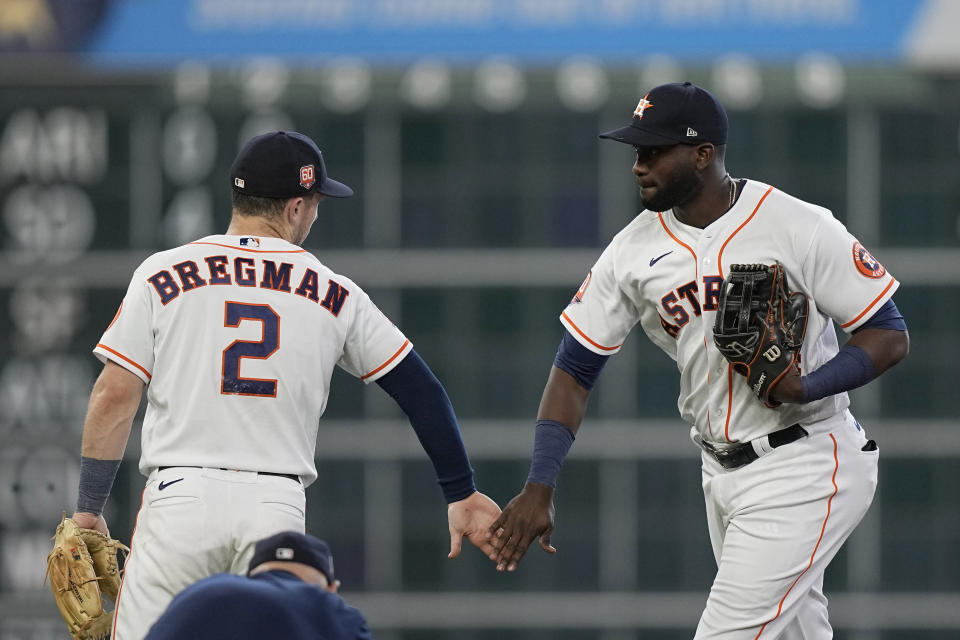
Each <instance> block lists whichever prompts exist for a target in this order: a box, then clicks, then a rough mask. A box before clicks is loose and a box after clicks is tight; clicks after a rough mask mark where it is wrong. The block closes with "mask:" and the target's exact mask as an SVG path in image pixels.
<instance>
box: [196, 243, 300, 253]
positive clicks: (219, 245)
mask: <svg viewBox="0 0 960 640" xmlns="http://www.w3.org/2000/svg"><path fill="white" fill-rule="evenodd" d="M190 244H208V245H210V246H213V247H226V248H227V249H236V250H237V251H249V252H250V253H306V252H307V250H306V249H274V250H270V249H248V248H247V247H235V246H233V245H232V244H221V243H219V242H191V243H190Z"/></svg>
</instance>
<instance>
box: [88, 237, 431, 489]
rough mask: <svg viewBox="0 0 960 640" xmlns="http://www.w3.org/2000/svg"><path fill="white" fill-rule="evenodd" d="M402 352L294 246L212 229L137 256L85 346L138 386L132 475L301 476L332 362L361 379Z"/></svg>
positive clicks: (333, 277) (343, 283)
mask: <svg viewBox="0 0 960 640" xmlns="http://www.w3.org/2000/svg"><path fill="white" fill-rule="evenodd" d="M412 348H413V346H412V344H411V343H410V341H409V340H407V339H406V338H405V337H404V335H403V334H402V333H401V332H400V330H399V329H398V328H397V327H395V326H394V325H393V324H392V323H391V322H390V320H388V319H387V318H386V316H384V315H383V314H382V313H381V312H380V310H379V309H378V308H377V307H376V305H374V303H373V302H372V301H371V300H370V298H369V297H368V296H367V294H366V293H364V292H363V290H361V289H360V287H358V286H357V285H356V284H355V283H354V282H352V281H351V280H350V279H349V278H346V277H344V276H341V275H338V274H336V273H334V272H333V271H331V270H330V269H328V268H327V267H325V266H324V265H323V264H321V263H320V261H319V260H317V258H316V257H315V256H313V255H312V254H311V253H309V252H307V251H306V250H304V249H302V248H300V247H298V246H296V245H293V244H290V243H289V242H287V241H285V240H283V239H280V238H263V237H260V238H258V237H248V236H227V235H215V236H209V237H206V238H203V239H201V240H197V241H196V242H192V243H190V244H187V245H184V246H181V247H177V248H175V249H171V250H169V251H163V252H160V253H157V254H154V255H152V256H151V257H149V258H147V259H146V260H145V261H144V262H143V264H141V265H140V267H139V268H138V269H137V270H136V272H135V273H134V275H133V279H132V281H131V282H130V286H129V288H128V290H127V293H126V296H125V297H124V299H123V304H122V305H121V307H120V310H119V311H118V312H117V316H116V318H114V320H113V322H112V323H111V324H110V326H109V327H108V328H107V330H106V332H105V333H104V334H103V338H102V339H101V340H100V343H99V344H98V345H97V346H96V348H95V349H94V353H95V354H96V355H97V357H98V358H100V359H101V360H104V361H105V360H108V359H109V360H112V361H113V362H116V363H117V364H119V365H120V366H122V367H124V368H126V369H127V370H129V371H131V372H132V373H134V374H136V375H137V376H138V377H140V379H141V380H143V381H144V382H145V383H147V384H148V387H147V399H148V402H149V405H148V407H147V413H146V417H145V419H144V423H143V434H142V448H141V451H142V453H141V457H140V471H141V473H143V474H144V475H149V473H150V471H151V470H153V469H155V468H157V467H161V466H197V467H214V468H228V469H239V470H248V471H266V472H273V473H285V474H296V475H299V476H300V477H301V479H302V480H303V482H304V485H307V484H310V482H312V481H313V480H315V479H316V477H317V471H316V467H315V464H314V451H315V447H316V437H317V430H318V427H319V424H318V421H319V419H320V416H321V415H322V414H323V411H324V408H325V407H326V404H327V395H328V393H329V391H330V378H331V376H332V375H333V367H334V365H340V366H341V367H343V368H344V369H345V370H346V371H348V372H349V373H351V374H352V375H354V376H356V377H358V378H360V379H361V380H363V381H364V382H367V383H369V382H371V381H373V380H376V379H377V378H379V377H381V376H383V375H384V374H386V373H387V372H389V371H390V370H391V369H393V367H395V366H396V365H397V364H398V363H399V362H400V361H401V360H402V359H403V357H404V356H405V355H406V354H407V353H408V352H409V351H410V350H411V349H412Z"/></svg>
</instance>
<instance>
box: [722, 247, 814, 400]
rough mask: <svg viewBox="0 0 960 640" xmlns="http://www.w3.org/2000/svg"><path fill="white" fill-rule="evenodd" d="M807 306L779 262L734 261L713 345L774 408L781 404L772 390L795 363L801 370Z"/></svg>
mask: <svg viewBox="0 0 960 640" xmlns="http://www.w3.org/2000/svg"><path fill="white" fill-rule="evenodd" d="M807 308H808V302H807V296H805V295H804V294H803V293H801V292H798V291H795V292H792V293H791V292H790V290H789V287H788V286H787V276H786V272H785V271H784V269H783V265H782V264H780V263H779V262H778V263H776V264H774V265H764V264H735V265H731V267H730V275H729V276H727V278H726V279H725V280H724V281H723V286H721V287H720V299H719V300H718V303H717V317H716V321H715V322H714V325H713V343H714V344H715V345H716V346H717V349H718V350H719V351H720V353H721V354H723V357H724V358H726V359H727V361H728V362H730V364H732V365H733V370H734V371H736V372H737V373H739V374H740V375H742V376H745V377H746V378H747V382H748V383H749V385H750V388H751V389H752V390H753V392H754V393H755V394H756V395H757V397H758V398H760V400H761V401H763V404H764V405H766V406H767V407H769V408H771V409H773V408H775V407H778V406H779V405H780V403H779V402H777V401H776V400H772V399H771V398H770V390H771V389H772V388H773V387H774V385H776V384H777V383H778V382H779V381H780V379H781V378H783V376H785V375H786V374H787V372H788V371H789V370H790V368H791V367H796V368H797V370H798V371H799V368H800V347H801V346H802V345H803V336H804V333H806V330H807ZM784 355H786V356H788V357H786V358H784V357H781V356H784ZM761 356H762V357H761Z"/></svg>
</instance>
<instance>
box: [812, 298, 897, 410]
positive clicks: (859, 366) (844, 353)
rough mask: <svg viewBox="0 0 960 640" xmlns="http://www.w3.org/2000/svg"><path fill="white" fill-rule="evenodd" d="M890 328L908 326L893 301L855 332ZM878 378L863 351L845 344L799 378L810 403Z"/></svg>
mask: <svg viewBox="0 0 960 640" xmlns="http://www.w3.org/2000/svg"><path fill="white" fill-rule="evenodd" d="M868 328H869V329H892V330H894V331H906V330H907V323H906V322H904V320H903V315H901V314H900V310H899V309H897V305H895V304H894V303H893V300H892V299H891V300H887V301H886V302H885V303H884V304H883V306H881V307H880V308H879V309H877V312H876V313H875V314H873V316H871V317H870V319H869V320H867V321H866V322H864V323H863V324H862V325H861V326H860V327H857V329H856V330H855V331H854V333H856V332H857V331H860V330H861V329H868ZM876 377H877V369H876V367H875V366H874V364H873V360H871V359H870V356H869V355H868V354H867V352H866V351H864V350H863V349H861V348H860V347H857V346H855V345H849V344H848V345H846V346H844V347H843V348H842V349H840V352H839V353H838V354H837V355H835V356H834V357H833V358H831V359H830V360H828V361H827V362H825V363H824V364H823V365H821V366H820V368H819V369H817V370H816V371H813V372H811V373H809V374H807V375H805V376H803V377H802V378H800V383H801V384H802V385H803V399H804V402H813V401H814V400H820V399H821V398H826V397H827V396H832V395H836V394H838V393H842V392H844V391H850V390H851V389H856V388H857V387H862V386H863V385H865V384H867V383H868V382H870V381H871V380H873V379H874V378H876Z"/></svg>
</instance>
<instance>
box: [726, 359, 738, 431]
mask: <svg viewBox="0 0 960 640" xmlns="http://www.w3.org/2000/svg"><path fill="white" fill-rule="evenodd" d="M731 413H733V365H732V364H728V365H727V419H726V421H725V422H724V425H723V437H724V438H726V439H727V442H738V440H731V439H730V414H731Z"/></svg>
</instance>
